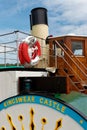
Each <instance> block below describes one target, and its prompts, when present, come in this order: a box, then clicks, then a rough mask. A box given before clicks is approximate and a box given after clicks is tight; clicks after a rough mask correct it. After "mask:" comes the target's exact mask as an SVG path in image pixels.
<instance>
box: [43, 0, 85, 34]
mask: <svg viewBox="0 0 87 130" xmlns="http://www.w3.org/2000/svg"><path fill="white" fill-rule="evenodd" d="M43 5H45V6H46V7H47V8H48V16H49V17H48V20H49V27H50V32H51V33H52V31H53V33H54V34H55V35H57V34H62V33H63V34H67V33H76V34H80V35H81V34H84V35H87V0H55V1H51V2H50V0H44V1H43ZM51 30H52V31H51Z"/></svg>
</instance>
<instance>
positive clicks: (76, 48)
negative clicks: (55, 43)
mask: <svg viewBox="0 0 87 130" xmlns="http://www.w3.org/2000/svg"><path fill="white" fill-rule="evenodd" d="M72 51H73V53H74V55H80V56H81V55H83V42H82V41H72Z"/></svg>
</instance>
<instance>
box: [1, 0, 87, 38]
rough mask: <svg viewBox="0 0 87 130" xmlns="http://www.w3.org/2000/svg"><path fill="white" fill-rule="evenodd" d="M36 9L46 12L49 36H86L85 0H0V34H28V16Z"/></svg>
mask: <svg viewBox="0 0 87 130" xmlns="http://www.w3.org/2000/svg"><path fill="white" fill-rule="evenodd" d="M36 7H44V8H46V9H47V10H48V24H49V34H52V35H53V36H59V35H66V34H76V35H86V36H87V0H0V34H3V33H7V32H11V31H14V30H20V31H24V32H28V33H30V21H29V15H30V13H31V10H32V9H33V8H36Z"/></svg>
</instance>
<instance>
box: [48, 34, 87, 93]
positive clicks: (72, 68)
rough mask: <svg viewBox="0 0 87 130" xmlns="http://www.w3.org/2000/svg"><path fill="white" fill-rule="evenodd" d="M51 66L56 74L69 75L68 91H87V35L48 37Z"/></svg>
mask: <svg viewBox="0 0 87 130" xmlns="http://www.w3.org/2000/svg"><path fill="white" fill-rule="evenodd" d="M46 43H47V44H49V48H50V51H49V53H50V54H49V66H50V67H53V66H54V67H55V68H56V69H57V70H56V76H66V77H67V93H69V92H70V91H72V90H75V91H80V92H84V93H87V37H85V36H71V35H66V36H60V37H48V39H47V41H46Z"/></svg>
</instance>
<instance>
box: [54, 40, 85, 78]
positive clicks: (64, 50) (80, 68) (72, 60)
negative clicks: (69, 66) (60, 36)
mask: <svg viewBox="0 0 87 130" xmlns="http://www.w3.org/2000/svg"><path fill="white" fill-rule="evenodd" d="M55 43H56V45H57V46H59V47H60V48H61V49H62V50H63V51H64V52H65V54H66V55H67V56H68V57H69V58H70V60H71V61H72V62H73V63H74V64H75V65H76V67H77V68H78V69H79V70H80V72H81V73H82V74H83V76H84V78H85V79H86V78H87V75H86V74H85V73H84V72H83V70H82V69H81V68H80V67H79V66H78V64H77V63H76V62H75V61H74V60H73V59H72V58H71V57H70V55H69V54H68V53H67V52H66V51H65V49H64V48H63V47H62V46H61V45H60V44H59V43H58V41H57V40H55Z"/></svg>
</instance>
